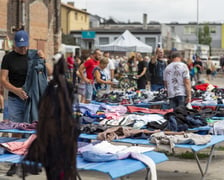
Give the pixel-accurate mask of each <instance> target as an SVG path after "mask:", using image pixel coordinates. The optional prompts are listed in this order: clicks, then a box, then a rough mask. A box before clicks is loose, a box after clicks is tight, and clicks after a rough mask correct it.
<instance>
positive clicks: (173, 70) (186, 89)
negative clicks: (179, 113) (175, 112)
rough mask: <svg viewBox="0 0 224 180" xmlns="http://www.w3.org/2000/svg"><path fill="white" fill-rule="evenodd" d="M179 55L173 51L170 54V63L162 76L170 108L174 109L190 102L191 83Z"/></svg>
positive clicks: (187, 71)
mask: <svg viewBox="0 0 224 180" xmlns="http://www.w3.org/2000/svg"><path fill="white" fill-rule="evenodd" d="M181 58H182V57H181V54H180V53H179V52H178V51H174V52H172V54H171V63H170V64H169V65H168V66H167V67H166V69H165V70H164V74H163V80H164V83H165V87H166V88H167V92H168V98H169V101H170V108H176V107H178V106H180V105H185V104H188V103H190V102H191V81H190V73H189V70H188V67H187V65H186V64H185V63H183V62H182V61H181Z"/></svg>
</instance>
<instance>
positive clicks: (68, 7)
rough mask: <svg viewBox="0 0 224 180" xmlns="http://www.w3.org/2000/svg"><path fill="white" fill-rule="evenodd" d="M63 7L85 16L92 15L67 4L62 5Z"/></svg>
mask: <svg viewBox="0 0 224 180" xmlns="http://www.w3.org/2000/svg"><path fill="white" fill-rule="evenodd" d="M61 6H63V7H65V8H67V9H71V10H74V11H78V12H80V13H83V14H87V15H90V13H88V12H87V11H85V10H81V9H78V8H76V7H74V6H72V5H69V4H66V3H61Z"/></svg>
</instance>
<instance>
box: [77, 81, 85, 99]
mask: <svg viewBox="0 0 224 180" xmlns="http://www.w3.org/2000/svg"><path fill="white" fill-rule="evenodd" d="M78 94H80V95H82V96H85V94H86V84H85V83H80V84H79V86H78Z"/></svg>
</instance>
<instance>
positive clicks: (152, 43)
mask: <svg viewBox="0 0 224 180" xmlns="http://www.w3.org/2000/svg"><path fill="white" fill-rule="evenodd" d="M145 44H147V45H149V46H152V47H153V48H155V47H156V38H153V37H147V38H145Z"/></svg>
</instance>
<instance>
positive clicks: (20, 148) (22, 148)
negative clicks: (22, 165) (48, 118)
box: [1, 134, 37, 155]
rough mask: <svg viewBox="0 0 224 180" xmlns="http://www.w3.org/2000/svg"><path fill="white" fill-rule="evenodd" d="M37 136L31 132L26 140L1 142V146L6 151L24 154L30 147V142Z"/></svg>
mask: <svg viewBox="0 0 224 180" xmlns="http://www.w3.org/2000/svg"><path fill="white" fill-rule="evenodd" d="M36 138H37V136H36V134H32V135H31V136H30V137H29V138H28V139H27V140H26V141H24V142H7V143H1V146H3V147H4V148H6V149H7V151H9V152H11V153H14V154H18V155H24V154H26V153H27V150H28V148H29V147H30V145H31V143H32V142H33V141H34V140H35V139H36Z"/></svg>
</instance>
